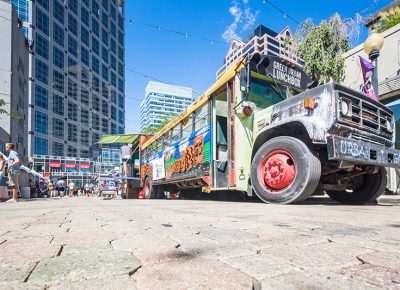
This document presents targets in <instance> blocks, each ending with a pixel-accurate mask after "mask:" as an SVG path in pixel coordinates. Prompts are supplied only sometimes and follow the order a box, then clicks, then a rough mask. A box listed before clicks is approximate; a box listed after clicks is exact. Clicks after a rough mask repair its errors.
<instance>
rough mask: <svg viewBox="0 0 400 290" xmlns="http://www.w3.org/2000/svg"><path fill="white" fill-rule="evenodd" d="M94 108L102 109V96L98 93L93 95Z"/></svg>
mask: <svg viewBox="0 0 400 290" xmlns="http://www.w3.org/2000/svg"><path fill="white" fill-rule="evenodd" d="M92 108H93V110H96V111H100V98H99V96H98V95H92Z"/></svg>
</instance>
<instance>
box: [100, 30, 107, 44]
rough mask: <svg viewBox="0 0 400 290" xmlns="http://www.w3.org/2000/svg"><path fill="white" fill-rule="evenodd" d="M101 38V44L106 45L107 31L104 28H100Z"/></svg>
mask: <svg viewBox="0 0 400 290" xmlns="http://www.w3.org/2000/svg"><path fill="white" fill-rule="evenodd" d="M101 40H102V42H103V45H105V46H108V33H107V30H105V29H104V28H103V29H102V30H101Z"/></svg>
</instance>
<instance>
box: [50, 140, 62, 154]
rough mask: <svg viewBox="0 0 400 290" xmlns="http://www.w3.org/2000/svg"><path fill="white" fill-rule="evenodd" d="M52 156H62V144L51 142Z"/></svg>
mask: <svg viewBox="0 0 400 290" xmlns="http://www.w3.org/2000/svg"><path fill="white" fill-rule="evenodd" d="M52 152H53V153H52V154H53V156H64V144H62V143H58V142H53V150H52Z"/></svg>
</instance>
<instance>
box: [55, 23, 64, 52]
mask: <svg viewBox="0 0 400 290" xmlns="http://www.w3.org/2000/svg"><path fill="white" fill-rule="evenodd" d="M53 38H54V41H55V42H56V43H58V44H59V45H61V46H62V47H64V29H62V27H61V26H60V25H58V24H57V23H55V22H54V23H53Z"/></svg>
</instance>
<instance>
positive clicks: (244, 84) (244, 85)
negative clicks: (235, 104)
mask: <svg viewBox="0 0 400 290" xmlns="http://www.w3.org/2000/svg"><path fill="white" fill-rule="evenodd" d="M239 79H240V91H241V92H242V93H245V94H247V93H248V89H249V84H248V79H249V78H248V70H247V67H242V68H241V69H240V75H239Z"/></svg>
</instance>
